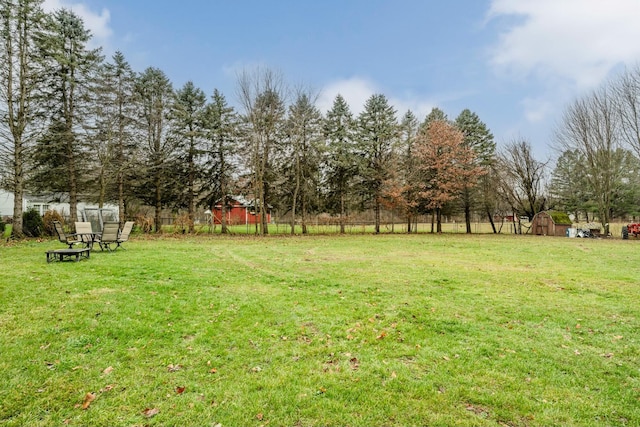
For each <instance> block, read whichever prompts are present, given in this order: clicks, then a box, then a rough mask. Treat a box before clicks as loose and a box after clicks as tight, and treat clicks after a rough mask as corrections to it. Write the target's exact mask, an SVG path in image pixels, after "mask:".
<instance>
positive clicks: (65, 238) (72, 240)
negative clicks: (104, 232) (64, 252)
mask: <svg viewBox="0 0 640 427" xmlns="http://www.w3.org/2000/svg"><path fill="white" fill-rule="evenodd" d="M53 228H54V229H55V230H56V233H57V234H58V240H60V241H61V242H62V243H64V244H65V245H69V249H71V248H73V245H77V244H80V243H82V240H81V239H78V238H77V237H76V235H75V234H66V233H65V232H64V228H63V227H62V223H61V222H60V221H53Z"/></svg>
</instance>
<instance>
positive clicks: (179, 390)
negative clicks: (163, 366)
mask: <svg viewBox="0 0 640 427" xmlns="http://www.w3.org/2000/svg"><path fill="white" fill-rule="evenodd" d="M184 389H185V387H176V393H178V394H182V393H184Z"/></svg>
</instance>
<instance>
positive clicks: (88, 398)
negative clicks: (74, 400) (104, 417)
mask: <svg viewBox="0 0 640 427" xmlns="http://www.w3.org/2000/svg"><path fill="white" fill-rule="evenodd" d="M95 399H96V394H95V393H87V394H85V395H84V402H82V409H85V410H86V409H89V405H91V402H93V401H94V400H95Z"/></svg>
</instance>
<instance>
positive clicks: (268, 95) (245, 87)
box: [237, 69, 286, 234]
mask: <svg viewBox="0 0 640 427" xmlns="http://www.w3.org/2000/svg"><path fill="white" fill-rule="evenodd" d="M237 95H238V99H239V101H240V103H241V105H242V107H243V108H244V114H245V115H244V118H245V121H246V122H247V125H248V141H247V143H248V144H247V153H246V154H247V158H248V165H247V166H248V168H249V170H250V171H251V188H252V192H253V199H254V204H255V208H256V212H257V213H258V215H259V217H260V224H259V225H260V226H259V227H258V224H256V233H257V234H268V233H269V229H268V224H267V210H268V206H269V197H270V181H271V180H272V179H273V177H271V176H270V175H272V171H273V169H272V164H271V157H272V154H273V150H275V147H276V146H277V145H278V143H279V142H280V140H281V137H282V127H283V123H284V118H285V106H284V105H285V104H284V100H285V99H286V87H285V84H284V79H283V77H282V75H281V74H280V73H277V72H275V71H273V70H269V69H264V70H263V69H256V70H254V71H253V72H248V71H246V70H244V71H242V72H241V73H240V74H239V75H238V86H237Z"/></svg>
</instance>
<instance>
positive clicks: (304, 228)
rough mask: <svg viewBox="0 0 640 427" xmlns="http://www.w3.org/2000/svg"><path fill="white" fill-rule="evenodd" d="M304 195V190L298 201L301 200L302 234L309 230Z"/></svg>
mask: <svg viewBox="0 0 640 427" xmlns="http://www.w3.org/2000/svg"><path fill="white" fill-rule="evenodd" d="M305 199H306V197H304V192H303V193H302V197H301V198H300V201H301V202H302V206H301V207H302V210H301V215H300V216H301V218H300V219H301V222H302V234H308V233H309V230H308V229H307V204H306V200H305Z"/></svg>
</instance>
